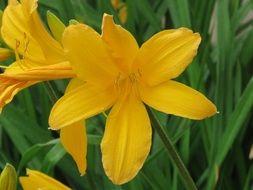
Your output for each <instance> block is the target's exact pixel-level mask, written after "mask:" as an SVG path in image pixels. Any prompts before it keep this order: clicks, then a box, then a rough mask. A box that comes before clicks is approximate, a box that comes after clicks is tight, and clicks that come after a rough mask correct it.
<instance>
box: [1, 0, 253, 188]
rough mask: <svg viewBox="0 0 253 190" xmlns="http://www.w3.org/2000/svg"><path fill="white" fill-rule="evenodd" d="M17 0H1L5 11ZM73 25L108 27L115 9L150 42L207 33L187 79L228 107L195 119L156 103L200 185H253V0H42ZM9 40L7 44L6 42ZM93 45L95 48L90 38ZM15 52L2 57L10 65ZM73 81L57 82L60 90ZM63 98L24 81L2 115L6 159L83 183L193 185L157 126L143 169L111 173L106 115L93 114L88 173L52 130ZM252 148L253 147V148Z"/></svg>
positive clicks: (20, 170) (21, 170) (74, 184)
mask: <svg viewBox="0 0 253 190" xmlns="http://www.w3.org/2000/svg"><path fill="white" fill-rule="evenodd" d="M6 5H7V0H2V1H0V7H1V10H3V9H4V8H5V7H6ZM47 10H50V11H51V12H52V13H54V14H55V15H56V16H57V17H59V18H60V19H61V20H62V21H63V23H64V24H65V25H68V23H69V20H71V19H76V20H77V21H79V22H84V23H86V24H88V25H91V26H92V27H94V28H95V29H96V30H97V31H99V32H100V27H101V21H102V15H103V13H108V14H113V15H114V19H115V21H116V22H117V23H119V24H122V25H123V26H124V27H125V28H126V29H128V30H129V31H130V32H131V33H132V34H133V35H134V36H135V37H136V39H137V41H138V43H139V44H140V45H141V44H142V43H143V42H144V41H145V40H147V39H148V38H149V37H151V36H152V35H153V34H154V33H156V32H159V31H161V30H163V29H169V28H178V27H188V28H191V29H192V30H193V31H195V32H199V33H200V34H201V36H202V43H201V46H200V48H199V51H198V55H197V57H196V58H195V59H194V61H193V63H192V64H191V65H190V66H189V67H188V69H187V70H186V71H185V72H184V73H183V74H182V75H181V77H180V78H179V79H178V80H180V81H182V82H184V83H185V84H188V85H190V86H192V87H194V88H195V89H198V90H199V91H201V92H203V93H204V94H205V95H207V97H209V98H210V99H211V100H212V101H213V102H214V103H215V104H216V105H217V108H218V110H219V114H218V115H216V116H215V117H212V118H210V119H206V120H204V121H191V120H187V119H182V118H179V117H175V116H169V115H165V114H162V113H158V112H155V114H156V116H157V117H158V118H159V121H160V123H161V125H162V126H163V128H164V130H165V131H166V132H167V134H168V135H169V136H170V138H171V139H172V141H173V143H174V144H175V146H176V147H177V149H178V151H179V154H180V156H181V157H182V159H183V161H184V163H185V164H186V166H187V168H188V169H189V172H190V173H191V175H192V177H193V179H194V181H195V182H196V184H197V186H198V188H199V189H205V190H212V189H221V190H226V189H228V190H238V189H242V190H249V189H253V163H252V157H253V156H252V154H253V149H252V148H251V146H252V144H253V130H252V129H253V128H252V127H253V117H252V116H253V114H252V107H253V17H252V14H253V1H252V0H244V1H243V0H208V1H203V0H177V1H174V0H156V1H151V0H138V1H133V0H126V1H117V0H116V1H110V0H51V1H48V0H39V12H40V15H41V18H42V19H43V20H44V21H45V22H44V23H45V25H47V19H46V18H47V17H46V15H47ZM1 47H5V45H4V43H3V42H1ZM84 48H85V47H84ZM10 62H11V61H10V60H7V61H1V65H5V64H6V65H8V64H9V63H10ZM67 82H68V81H67V80H61V81H51V82H50V84H51V85H52V87H53V88H54V91H55V92H56V95H57V96H58V97H60V96H61V95H62V94H63V93H64V89H65V87H66V84H67ZM52 105H53V103H52V102H51V100H50V98H49V96H47V88H45V84H38V85H36V86H33V87H31V88H29V89H26V90H23V91H22V92H21V93H19V94H18V95H17V96H16V97H15V100H14V102H12V103H11V104H9V105H7V106H6V108H5V109H4V110H3V112H2V114H1V115H0V139H1V140H0V168H1V169H3V168H4V166H5V164H6V163H7V162H8V163H11V164H12V165H13V166H15V168H16V169H17V175H25V168H32V169H37V170H40V171H43V172H44V173H46V174H49V175H51V176H54V177H55V178H56V179H58V180H59V181H61V182H63V183H64V184H66V185H67V186H69V187H71V188H72V189H77V190H82V189H83V190H86V189H87V190H102V189H106V190H136V189H138V190H141V189H145V190H148V189H154V190H156V189H159V190H167V189H168V188H169V189H171V190H180V189H184V186H183V184H182V182H181V180H180V178H179V175H178V171H177V169H176V167H175V166H174V165H173V164H172V163H171V161H170V159H169V155H168V152H167V151H166V149H165V148H164V145H163V144H162V142H161V140H160V138H159V137H158V135H157V134H156V131H154V130H153V131H154V135H153V145H152V149H151V152H150V155H149V157H148V159H147V161H146V162H145V164H144V167H143V168H142V170H141V171H140V172H139V174H138V175H137V176H136V177H135V178H134V179H133V180H132V181H130V182H129V183H127V184H125V185H122V186H116V185H113V184H112V183H111V182H110V181H109V180H108V178H107V177H106V176H105V174H104V171H103V168H102V163H101V152H100V147H99V144H100V141H101V137H102V135H103V131H104V122H105V118H104V116H103V115H98V116H96V117H94V118H91V119H89V120H88V121H87V130H88V143H89V145H88V158H87V159H88V171H87V174H86V175H84V176H82V177H80V175H79V173H78V171H77V167H76V166H75V163H74V161H73V160H72V158H71V157H70V156H69V155H68V154H66V152H65V150H64V149H63V147H62V145H61V144H60V143H59V139H58V138H59V135H58V133H56V132H53V131H50V130H48V127H49V126H48V116H49V113H50V109H51V107H52ZM250 155H251V156H250Z"/></svg>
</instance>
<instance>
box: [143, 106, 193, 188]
mask: <svg viewBox="0 0 253 190" xmlns="http://www.w3.org/2000/svg"><path fill="white" fill-rule="evenodd" d="M147 110H148V114H149V118H150V120H151V125H152V126H153V128H154V129H155V130H156V132H157V133H158V135H159V137H160V138H161V140H162V142H163V144H164V146H165V148H166V149H167V151H168V152H169V156H170V158H171V160H172V161H173V163H174V164H175V165H176V167H177V169H178V171H179V174H180V177H181V179H182V181H183V182H184V185H185V188H186V189H188V190H197V187H196V185H195V183H194V181H193V179H192V177H191V175H190V173H189V172H188V170H187V168H186V167H185V165H184V163H183V161H182V159H181V158H180V156H179V154H178V153H177V150H176V148H175V146H174V145H173V143H172V141H171V140H170V138H169V136H168V135H167V134H166V132H165V131H164V129H163V128H162V126H161V125H160V123H159V121H158V119H157V118H156V116H155V115H154V113H153V112H152V110H151V109H150V108H148V107H147Z"/></svg>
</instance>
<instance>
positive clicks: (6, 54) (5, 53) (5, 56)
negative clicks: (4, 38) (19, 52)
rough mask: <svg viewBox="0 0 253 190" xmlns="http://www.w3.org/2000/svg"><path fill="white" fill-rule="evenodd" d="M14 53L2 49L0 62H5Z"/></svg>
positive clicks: (0, 50) (0, 49)
mask: <svg viewBox="0 0 253 190" xmlns="http://www.w3.org/2000/svg"><path fill="white" fill-rule="evenodd" d="M11 54H12V52H11V50H9V49H6V48H0V61H4V60H6V59H8V58H9V57H10V56H11Z"/></svg>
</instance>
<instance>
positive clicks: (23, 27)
mask: <svg viewBox="0 0 253 190" xmlns="http://www.w3.org/2000/svg"><path fill="white" fill-rule="evenodd" d="M37 6H38V5H37V0H20V2H19V1H17V0H10V1H9V5H8V6H7V8H6V9H5V10H4V13H3V24H2V28H1V32H2V37H3V39H4V41H5V42H6V43H7V44H8V45H9V46H10V47H11V48H12V49H14V50H15V52H16V57H17V60H16V62H14V63H12V64H11V65H10V66H9V67H8V68H7V69H6V70H5V72H4V73H3V74H0V92H1V93H0V111H1V110H2V108H3V107H4V106H5V105H6V104H8V103H9V102H10V101H11V100H12V99H13V97H14V96H15V95H16V94H17V93H18V92H19V91H20V90H22V89H24V88H27V87H29V86H31V85H33V84H36V83H38V82H41V81H46V80H53V79H62V78H72V77H75V76H76V75H75V73H74V72H73V71H72V67H71V65H70V64H69V62H68V61H67V60H66V59H65V55H64V51H63V48H62V46H61V44H60V43H59V42H57V41H56V40H55V39H53V38H52V37H51V35H50V34H49V33H48V32H47V30H46V29H45V28H44V25H43V23H42V22H41V20H40V18H39V15H38V13H37V10H36V9H37ZM54 22H55V20H54ZM54 24H55V23H54ZM51 26H52V23H51ZM61 29H62V28H61ZM59 33H60V31H58V33H57V36H58V38H60V36H59V35H60V34H59ZM20 56H21V58H20ZM70 129H71V130H72V129H75V131H78V132H79V138H77V137H76V136H75V137H73V136H74V135H75V134H76V133H73V132H71V133H70V132H69V130H68V128H67V127H66V128H65V129H63V130H62V131H61V142H62V144H63V146H64V148H65V149H66V151H67V152H69V153H71V155H72V157H73V159H74V160H75V161H76V163H77V165H78V169H79V171H80V173H81V174H84V173H85V170H86V152H85V150H86V146H87V144H86V141H85V138H86V131H85V128H84V124H83V122H79V123H75V124H72V125H71V127H70ZM80 139H81V140H80ZM80 141H81V142H80ZM73 142H75V143H74V144H73ZM76 144H78V147H79V148H80V150H83V152H82V153H79V154H76V151H75V150H76Z"/></svg>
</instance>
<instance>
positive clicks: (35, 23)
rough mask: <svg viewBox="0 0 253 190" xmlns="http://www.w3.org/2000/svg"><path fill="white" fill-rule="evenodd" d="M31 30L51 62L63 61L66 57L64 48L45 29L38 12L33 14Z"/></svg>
mask: <svg viewBox="0 0 253 190" xmlns="http://www.w3.org/2000/svg"><path fill="white" fill-rule="evenodd" d="M30 26H32V27H31V29H30V32H31V34H32V36H33V37H34V38H35V39H36V40H37V42H38V43H39V45H40V47H41V48H42V50H43V53H44V56H45V58H46V59H47V60H49V61H50V62H61V61H63V60H64V59H65V56H64V52H63V48H62V47H61V45H60V43H59V42H57V41H56V40H55V39H54V38H52V36H51V35H50V34H49V33H48V31H47V30H46V29H45V27H44V25H43V23H42V21H41V20H40V18H39V15H38V13H37V12H34V13H33V14H32V18H31V21H30Z"/></svg>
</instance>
